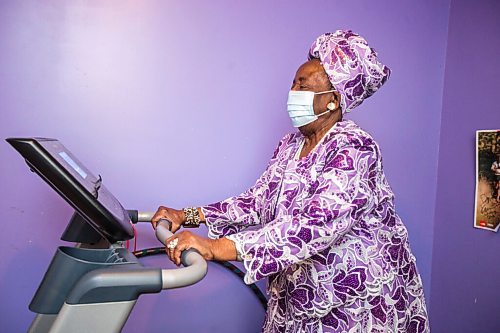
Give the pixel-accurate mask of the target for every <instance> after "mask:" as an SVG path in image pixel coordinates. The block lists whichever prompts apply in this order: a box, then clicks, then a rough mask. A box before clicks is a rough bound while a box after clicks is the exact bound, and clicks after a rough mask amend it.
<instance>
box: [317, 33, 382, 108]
mask: <svg viewBox="0 0 500 333" xmlns="http://www.w3.org/2000/svg"><path fill="white" fill-rule="evenodd" d="M311 59H319V60H320V61H321V64H322V65H323V67H324V69H325V71H326V74H327V75H328V78H329V79H330V82H331V83H332V85H333V87H334V88H335V90H336V91H338V92H339V93H340V95H341V98H340V107H341V108H342V113H345V112H350V111H351V110H352V109H354V108H355V107H356V106H358V105H360V104H361V103H362V102H363V100H364V99H365V98H368V97H370V96H371V95H373V94H374V93H375V92H376V91H377V90H378V89H379V88H380V87H381V86H382V85H383V84H384V83H385V81H387V79H388V78H389V75H390V74H391V70H390V69H389V67H387V66H385V65H383V64H382V63H381V62H380V61H379V60H378V58H377V53H376V52H375V50H374V49H372V48H371V47H370V46H368V43H367V42H366V40H365V39H364V38H363V37H361V36H360V35H358V34H356V33H354V32H352V31H351V30H337V31H336V32H334V33H326V34H323V35H321V36H319V37H318V38H317V39H316V40H315V41H314V43H313V44H312V46H311V49H310V50H309V60H311Z"/></svg>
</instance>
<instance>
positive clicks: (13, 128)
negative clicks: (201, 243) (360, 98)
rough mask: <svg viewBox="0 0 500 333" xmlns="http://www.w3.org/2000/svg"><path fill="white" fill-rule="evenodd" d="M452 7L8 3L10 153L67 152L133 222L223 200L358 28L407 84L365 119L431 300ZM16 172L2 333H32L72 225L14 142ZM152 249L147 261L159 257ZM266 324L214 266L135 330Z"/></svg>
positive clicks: (0, 57) (5, 159)
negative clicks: (331, 49)
mask: <svg viewBox="0 0 500 333" xmlns="http://www.w3.org/2000/svg"><path fill="white" fill-rule="evenodd" d="M449 4H450V1H449V0H446V1H432V0H427V1H419V2H411V3H410V2H396V1H377V2H376V3H371V2H366V1H350V2H348V3H347V2H342V3H340V2H334V1H326V0H325V1H314V2H304V1H294V2H292V1H273V2H269V1H246V2H242V1H231V2H229V1H225V2H223V1H210V2H209V1H201V0H197V1H189V2H188V1H168V2H166V1H140V2H138V1H114V2H89V1H71V2H68V1H62V0H61V1H43V2H41V1H23V2H21V1H13V0H12V1H2V2H0V50H1V53H0V117H1V118H0V124H1V126H0V138H2V139H3V138H6V137H11V136H48V137H55V138H59V139H60V140H61V141H62V142H63V143H64V144H65V145H66V146H67V147H68V148H70V149H71V150H72V151H73V152H74V153H75V154H76V155H77V156H79V158H80V159H81V160H82V161H83V162H84V163H85V164H86V165H87V166H88V167H89V168H90V169H91V170H94V171H95V172H96V173H100V174H101V175H102V176H103V178H104V182H105V184H106V185H107V187H108V188H109V189H110V190H112V191H113V192H114V193H115V194H116V195H117V197H118V198H120V200H122V202H123V204H124V205H125V206H126V207H134V208H139V209H145V210H151V209H154V208H156V207H157V206H158V205H159V204H167V205H171V206H174V207H183V206H186V205H199V204H204V203H209V202H213V201H215V200H219V199H223V198H225V197H227V196H229V195H233V194H236V193H239V192H241V191H243V190H244V189H246V188H247V187H248V186H250V185H251V184H252V183H253V182H254V181H255V179H256V178H257V177H258V175H259V174H260V173H261V172H262V170H263V169H264V167H265V165H266V164H267V160H268V158H269V157H270V155H271V153H272V151H273V149H274V147H275V144H276V143H277V141H278V139H279V138H280V137H281V136H282V135H283V134H284V133H286V132H289V131H291V130H292V128H291V127H290V125H289V120H288V119H287V116H286V112H285V102H286V96H287V92H288V89H289V87H290V84H291V80H292V78H293V75H294V73H295V70H296V68H297V67H298V66H299V65H300V64H301V63H302V62H304V61H305V57H306V53H307V48H308V47H309V45H310V44H311V42H312V40H313V39H314V38H315V37H316V36H318V35H319V34H321V33H323V32H326V31H332V30H334V29H337V28H351V29H353V30H354V31H356V32H359V33H360V34H362V35H363V36H365V37H366V38H367V39H368V41H369V42H370V43H371V44H372V45H373V46H374V47H375V48H376V49H377V50H378V52H379V53H380V56H381V59H382V60H383V61H384V62H386V63H387V64H388V65H389V66H390V67H391V68H392V70H393V76H392V78H391V80H389V82H388V84H387V85H386V86H385V87H384V88H382V89H381V91H380V92H379V93H378V94H376V95H375V96H374V97H373V98H371V99H370V100H368V101H367V102H366V103H365V104H364V105H362V106H361V107H359V109H358V110H356V112H354V113H353V115H352V117H351V118H354V119H355V120H356V121H358V122H359V123H360V124H361V125H362V126H363V127H364V128H365V129H367V130H368V131H370V132H371V133H372V134H373V135H374V136H375V138H376V139H377V140H378V141H379V143H380V145H381V148H382V151H383V154H384V163H385V168H386V172H387V176H388V179H389V181H390V183H391V184H392V186H393V189H394V191H395V193H396V196H397V200H396V205H397V207H398V212H399V214H400V215H401V216H402V218H403V219H404V221H405V223H406V224H407V226H408V229H409V232H410V240H411V242H412V247H413V249H414V252H415V254H416V256H417V258H418V264H419V269H420V272H421V273H422V276H423V279H424V283H425V288H426V292H427V294H428V291H429V290H430V276H431V258H432V242H433V217H434V207H435V193H436V179H437V160H438V143H439V130H440V119H441V99H442V89H443V77H444V63H445V46H446V34H447V24H448V11H449ZM429 50H432V52H430V51H429ZM0 161H1V164H0V167H1V170H0V186H1V189H2V192H1V194H0V196H1V200H0V212H1V213H0V214H1V215H0V217H1V221H2V227H3V228H2V229H3V234H4V237H3V241H2V242H0V251H1V253H2V256H1V257H0V258H1V259H0V263H1V264H0V295H2V296H1V298H0V331H2V332H13V331H23V330H24V329H25V328H26V327H27V326H28V325H29V323H30V321H31V319H32V317H33V314H32V313H31V312H29V311H28V309H27V304H28V303H29V301H30V299H31V296H32V295H33V293H34V291H35V290H36V288H37V286H38V283H39V281H40V279H41V277H42V276H43V273H44V271H45V267H46V266H47V264H48V262H49V261H50V258H51V256H52V254H53V252H54V250H55V247H56V246H57V245H58V244H62V242H61V241H59V240H58V239H59V236H60V234H61V233H62V231H63V230H64V227H65V225H66V222H67V220H68V218H69V217H70V215H71V209H70V208H69V207H68V205H66V204H65V203H64V202H63V201H62V199H60V198H59V197H58V196H57V195H56V194H55V193H53V191H52V190H50V189H49V187H48V186H47V185H45V184H44V183H43V182H42V181H41V180H40V179H38V177H36V176H35V175H32V174H30V173H29V172H28V169H27V167H26V165H25V164H24V163H23V161H22V160H21V158H20V156H19V155H18V154H17V153H15V152H14V151H13V150H12V149H11V148H10V147H9V146H8V145H7V144H5V143H2V144H0ZM403 165H405V166H404V167H403ZM407 165H411V167H408V166H407ZM403 170H404V171H403ZM200 232H204V230H201V231H200ZM139 233H140V236H139V243H138V247H139V248H143V247H149V246H156V245H157V243H156V241H155V240H154V236H153V235H152V233H151V231H150V229H149V227H148V226H141V227H139ZM475 234H479V233H478V232H475ZM481 234H484V233H481ZM437 246H439V244H438V243H437ZM146 262H148V263H150V264H152V265H167V264H166V263H165V260H164V258H151V259H148V260H146ZM173 304H174V305H173ZM186 311H194V312H196V315H190V316H189V317H186V315H185V313H186ZM221 317H222V318H224V320H225V321H224V322H222V321H221V320H220V318H221ZM190 318H196V320H189V319H190ZM262 319H263V312H262V310H261V309H260V308H259V305H258V303H257V302H256V300H255V299H254V298H253V295H251V294H250V293H249V292H248V291H247V290H246V289H245V288H244V287H242V286H241V285H240V284H239V281H237V280H235V279H234V278H233V277H232V276H231V275H230V274H229V273H226V272H223V271H221V270H220V269H219V268H218V267H217V266H214V265H211V266H210V271H209V275H208V277H207V279H206V280H205V281H204V282H202V283H201V284H200V285H198V286H194V287H191V288H188V289H182V290H177V291H173V292H169V293H163V294H161V295H148V296H145V297H142V298H141V299H140V300H139V302H138V304H137V306H136V309H135V310H134V312H133V314H132V318H131V320H130V321H129V322H128V323H127V326H126V329H125V331H126V332H137V331H150V332H153V331H159V330H165V329H166V328H167V327H168V328H170V329H171V331H173V332H175V331H193V332H216V331H217V332H235V331H238V332H255V331H258V329H259V327H260V325H261V323H262Z"/></svg>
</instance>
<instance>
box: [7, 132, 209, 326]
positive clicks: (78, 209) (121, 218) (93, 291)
mask: <svg viewBox="0 0 500 333" xmlns="http://www.w3.org/2000/svg"><path fill="white" fill-rule="evenodd" d="M7 142H8V143H9V144H11V145H12V146H13V147H14V149H15V150H17V151H18V152H19V153H20V154H21V155H22V157H23V158H24V159H25V161H26V163H27V164H28V166H29V168H30V169H31V171H33V172H34V173H36V174H37V175H39V176H40V177H41V178H42V179H43V180H45V181H46V182H47V183H48V184H49V185H50V186H51V187H52V188H53V189H54V190H55V191H56V192H57V193H59V195H60V196H61V197H63V198H64V199H65V200H66V201H67V202H68V203H69V204H70V205H71V206H72V207H73V208H74V209H75V213H74V214H73V216H72V218H71V219H70V221H69V223H68V226H67V227H66V230H65V231H64V233H63V235H62V236H61V239H62V240H65V241H68V242H74V243H76V246H75V247H68V246H60V247H58V248H57V250H56V253H55V254H54V256H53V258H52V261H51V263H50V265H49V267H48V269H47V271H46V273H45V275H44V277H43V279H42V282H41V283H40V286H39V287H38V290H37V291H36V293H35V295H34V297H33V299H32V301H31V303H30V305H29V309H30V310H31V311H33V312H35V313H37V316H36V317H35V319H34V320H33V323H32V324H31V326H30V328H29V332H34V333H41V332H51V333H56V332H57V333H62V332H72V333H73V332H100V333H101V332H103V333H105V332H120V331H121V330H122V328H123V326H124V325H125V322H126V321H127V318H128V316H129V314H130V312H131V311H132V308H133V307H134V305H135V303H136V301H137V299H138V297H139V296H140V295H142V294H146V293H159V292H160V291H161V290H163V289H171V288H180V287H185V286H189V285H191V284H194V283H196V282H198V281H200V280H201V279H203V278H204V277H205V275H206V273H207V263H206V261H205V260H204V259H203V258H202V256H201V255H200V254H199V253H198V252H197V251H196V250H194V249H190V250H186V251H184V252H183V253H182V257H181V259H182V264H183V266H184V267H183V268H179V269H161V268H156V267H144V266H143V265H142V264H141V263H140V262H139V261H138V260H137V258H136V257H135V256H134V255H133V254H132V253H131V252H129V251H128V250H127V249H126V248H124V246H123V244H124V242H125V241H126V240H128V239H131V238H133V237H134V231H133V227H132V223H137V222H139V221H150V220H151V218H152V215H153V214H152V213H140V212H138V211H134V210H131V211H127V210H126V209H124V208H123V206H122V205H121V204H120V202H119V201H118V200H117V199H116V198H115V197H114V196H113V194H112V193H111V192H110V191H109V190H108V189H107V188H106V187H105V186H104V184H103V182H102V178H101V176H95V175H94V174H93V173H91V172H90V171H89V170H88V169H87V168H86V167H85V166H84V165H83V164H82V163H81V162H80V161H79V160H78V159H77V158H76V157H75V156H74V155H73V154H72V153H71V152H70V151H69V150H68V149H66V148H65V147H64V146H63V145H62V143H60V142H59V141H58V140H56V139H47V138H9V139H7ZM169 227H170V225H169V222H168V221H166V220H162V221H160V223H158V226H157V229H156V236H157V238H158V239H159V240H160V241H161V242H162V243H165V240H166V239H167V238H168V237H170V236H171V235H172V233H171V232H170V231H169V229H170V228H169Z"/></svg>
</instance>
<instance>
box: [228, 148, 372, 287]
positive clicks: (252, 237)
mask: <svg viewBox="0 0 500 333" xmlns="http://www.w3.org/2000/svg"><path fill="white" fill-rule="evenodd" d="M377 156H378V148H377V147H376V146H375V145H374V144H373V145H369V146H366V145H363V146H352V145H350V146H347V145H346V146H344V147H342V148H339V149H336V150H335V151H333V152H331V154H329V156H327V158H326V161H325V166H324V168H323V171H322V173H321V174H319V175H318V177H317V179H316V181H315V182H314V183H313V184H310V186H309V188H308V190H307V191H308V193H307V194H305V198H304V201H303V207H304V208H303V210H302V211H301V212H299V213H297V214H294V215H284V216H283V215H282V216H280V217H279V218H277V219H275V220H273V221H271V222H269V223H268V224H266V225H265V226H263V227H262V228H261V229H259V230H248V231H242V232H240V233H237V234H234V235H231V236H229V237H227V238H229V239H231V240H232V241H234V243H235V245H236V249H237V251H238V253H239V254H240V255H241V257H242V259H243V263H244V265H245V268H246V270H247V272H246V275H245V282H246V283H247V284H250V283H253V282H255V281H258V280H260V279H262V278H264V277H266V276H269V275H271V274H275V273H277V272H279V271H282V270H284V269H286V268H287V267H289V266H291V265H293V264H295V263H297V262H300V261H303V260H305V259H308V258H310V257H311V256H313V255H315V254H317V253H319V252H321V251H323V250H324V249H326V248H328V247H330V246H332V245H333V244H334V243H335V242H336V241H338V240H339V239H340V238H341V237H342V236H343V235H344V234H345V233H347V232H348V231H349V230H350V229H351V228H352V227H353V225H355V224H356V223H357V222H358V221H359V220H360V217H361V216H362V215H363V213H364V212H366V211H368V210H370V209H371V208H372V207H373V206H374V204H375V201H376V200H375V198H374V195H373V193H374V190H373V189H374V187H375V186H376V185H375V182H376V178H377V170H376V168H377V165H378V163H377Z"/></svg>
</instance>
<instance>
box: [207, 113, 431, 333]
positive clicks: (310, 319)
mask: <svg viewBox="0 0 500 333" xmlns="http://www.w3.org/2000/svg"><path fill="white" fill-rule="evenodd" d="M303 139H304V138H303V137H302V135H301V134H300V133H294V134H289V135H287V136H285V137H284V138H283V139H282V140H281V141H280V143H279V144H278V147H277V148H276V150H275V152H274V154H273V157H272V159H271V161H270V163H269V165H268V167H267V169H266V171H265V172H264V174H263V175H262V176H261V177H260V178H259V180H258V181H257V182H256V184H255V185H254V186H253V187H252V188H250V189H249V190H248V191H246V192H245V193H243V194H241V195H239V196H236V197H232V198H229V199H226V200H224V201H221V202H218V203H214V204H211V205H208V206H205V207H202V209H203V212H204V214H205V219H206V223H207V227H208V230H209V236H210V237H212V238H218V237H222V236H226V237H228V238H229V239H231V240H233V241H234V242H235V244H236V247H237V249H238V251H239V252H240V253H241V254H242V258H243V259H244V265H245V268H246V269H247V273H246V275H245V282H246V283H252V282H254V281H257V280H260V279H262V278H265V277H268V278H269V284H268V293H269V297H270V299H269V307H268V312H267V317H266V322H265V324H264V328H263V331H264V332H428V331H429V325H428V319H427V311H426V307H425V300H424V295H423V289H422V283H421V280H420V276H419V274H418V272H417V268H416V263H415V257H414V256H413V255H412V253H411V250H410V246H409V243H408V235H407V231H406V228H405V226H404V225H403V223H402V222H401V220H400V218H399V216H398V215H397V214H396V213H395V210H394V204H393V199H394V195H393V193H392V190H391V188H390V186H389V185H388V183H387V181H386V179H385V175H384V172H383V169H382V159H381V156H380V151H379V147H378V145H377V144H376V143H375V141H374V140H373V139H372V138H371V137H370V136H369V135H368V134H367V133H366V132H365V131H363V130H362V129H360V128H359V127H358V126H357V125H356V124H355V123H354V122H352V121H341V122H338V123H337V124H335V125H334V126H333V127H332V129H331V130H330V131H329V132H328V133H327V134H326V135H325V137H324V138H323V139H322V141H321V142H320V143H319V144H318V145H317V146H316V147H315V148H314V150H313V151H311V153H310V154H309V155H308V156H306V157H305V158H303V159H300V160H296V159H295V158H294V157H295V156H296V154H297V151H298V149H300V146H301V143H302V140H303ZM250 226H255V227H254V228H251V230H246V229H247V228H248V227H250Z"/></svg>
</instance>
